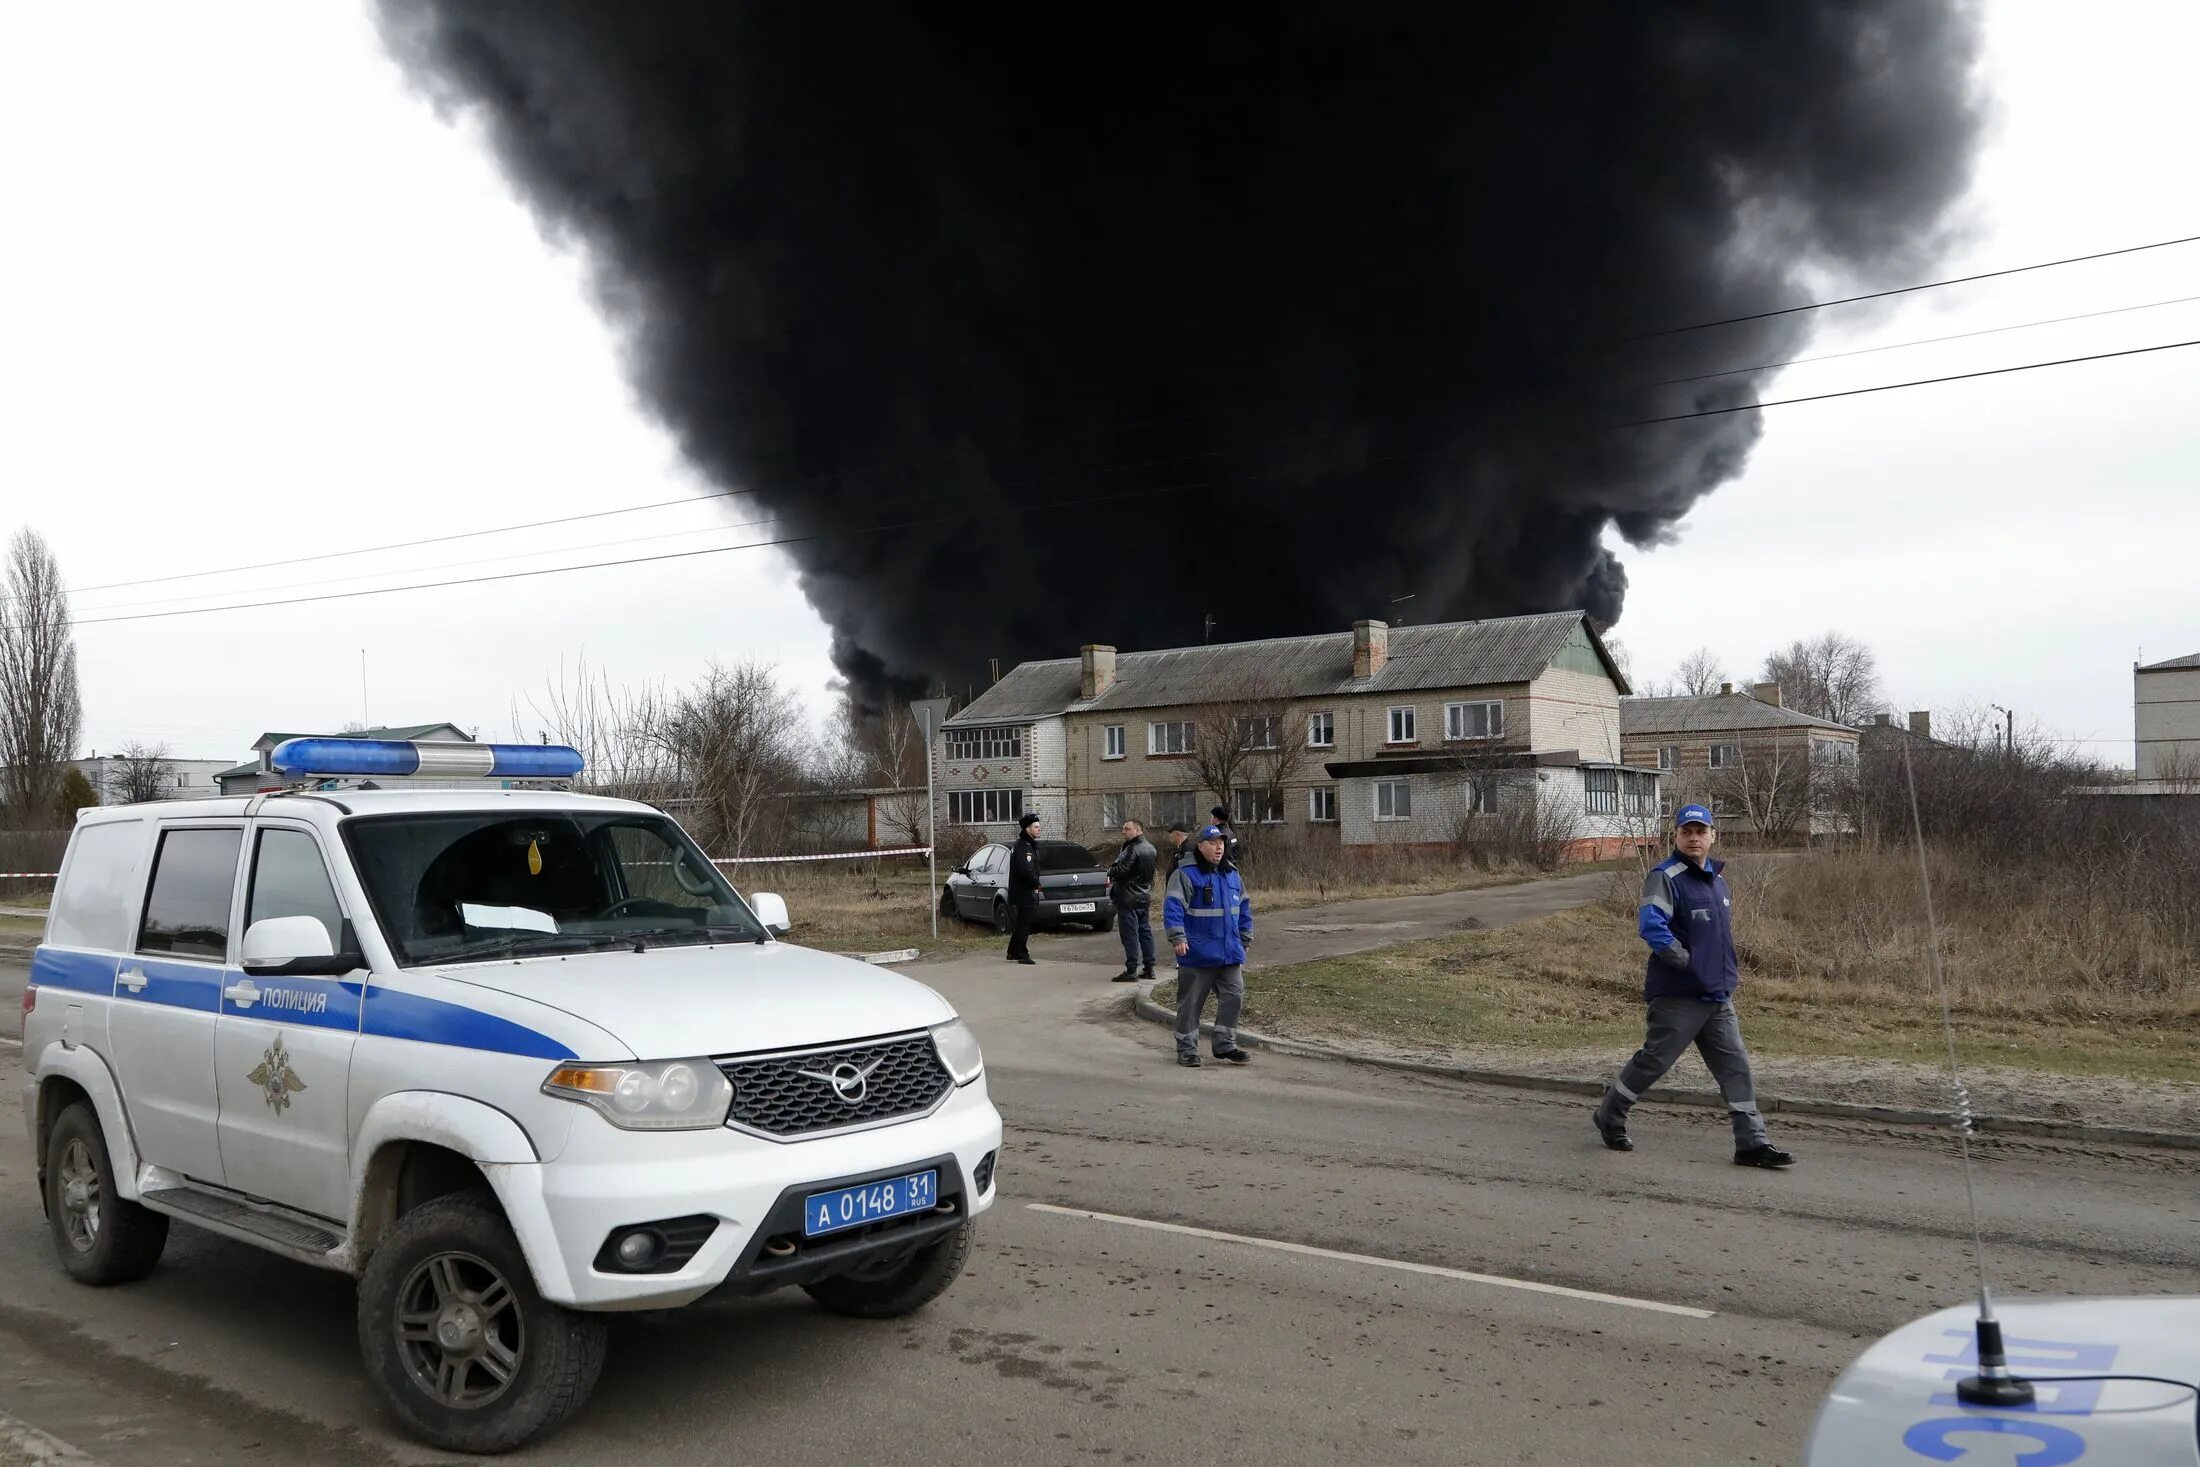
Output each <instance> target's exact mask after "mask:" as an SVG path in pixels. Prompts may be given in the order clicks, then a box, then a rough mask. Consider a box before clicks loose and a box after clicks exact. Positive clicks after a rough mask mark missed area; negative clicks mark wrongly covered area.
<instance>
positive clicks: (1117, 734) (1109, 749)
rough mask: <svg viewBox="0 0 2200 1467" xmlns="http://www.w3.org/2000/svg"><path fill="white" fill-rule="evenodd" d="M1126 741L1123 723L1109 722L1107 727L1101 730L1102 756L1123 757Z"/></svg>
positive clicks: (1105, 757)
mask: <svg viewBox="0 0 2200 1467" xmlns="http://www.w3.org/2000/svg"><path fill="white" fill-rule="evenodd" d="M1126 742H1127V741H1126V740H1125V739H1124V737H1123V725H1122V724H1120V723H1111V724H1109V725H1108V726H1107V727H1106V728H1103V729H1101V730H1100V750H1101V752H1100V757H1101V758H1103V759H1120V758H1122V757H1123V754H1124V746H1125V744H1126Z"/></svg>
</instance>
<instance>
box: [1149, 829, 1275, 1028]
mask: <svg viewBox="0 0 2200 1467" xmlns="http://www.w3.org/2000/svg"><path fill="white" fill-rule="evenodd" d="M1161 921H1162V926H1163V930H1164V931H1165V932H1166V934H1167V936H1168V939H1169V946H1170V947H1171V948H1173V949H1175V951H1176V1062H1177V1063H1178V1064H1180V1065H1187V1066H1190V1067H1193V1068H1197V1067H1198V1065H1199V1011H1200V1010H1201V1009H1202V1008H1204V1007H1205V1006H1206V1003H1207V995H1208V994H1210V993H1211V994H1213V995H1214V996H1215V1058H1216V1059H1218V1060H1222V1061H1223V1062H1225V1063H1227V1064H1233V1065H1242V1064H1244V1063H1245V1062H1246V1061H1248V1060H1250V1059H1251V1058H1252V1056H1251V1055H1249V1054H1247V1053H1246V1052H1245V1051H1244V1050H1243V1049H1242V1048H1240V1047H1239V1045H1238V1042H1237V1022H1238V1014H1239V1013H1240V1012H1241V1011H1242V1010H1243V1009H1244V1007H1245V949H1246V948H1248V947H1250V946H1252V942H1253V904H1252V903H1251V902H1249V901H1247V900H1246V899H1245V881H1244V878H1242V877H1240V876H1239V875H1238V869H1237V867H1236V866H1235V865H1233V864H1231V861H1230V856H1229V838H1228V837H1227V836H1225V835H1224V834H1223V832H1222V827H1220V826H1218V825H1210V826H1208V827H1207V828H1206V829H1204V830H1202V831H1200V833H1199V844H1198V847H1197V851H1196V854H1195V855H1194V856H1193V858H1192V859H1191V860H1189V861H1186V862H1185V863H1184V864H1183V865H1181V866H1179V867H1177V868H1176V870H1175V872H1174V873H1173V874H1171V875H1170V877H1169V895H1168V898H1167V899H1166V900H1165V901H1163V902H1162V904H1161Z"/></svg>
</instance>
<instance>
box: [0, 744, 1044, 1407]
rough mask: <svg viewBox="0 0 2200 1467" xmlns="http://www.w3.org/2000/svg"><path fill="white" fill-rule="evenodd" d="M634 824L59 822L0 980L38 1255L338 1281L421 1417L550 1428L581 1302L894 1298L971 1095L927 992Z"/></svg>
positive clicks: (544, 770)
mask: <svg viewBox="0 0 2200 1467" xmlns="http://www.w3.org/2000/svg"><path fill="white" fill-rule="evenodd" d="M273 763H274V766H275V768H276V769H277V770H278V772H281V773H283V774H285V775H286V776H290V777H294V778H298V779H311V778H313V777H315V776H321V775H352V776H358V775H371V776H406V775H414V774H418V775H442V776H445V777H458V776H465V777H513V778H516V779H519V780H521V781H525V780H529V779H533V780H542V779H546V778H555V777H561V776H570V775H572V774H574V773H577V772H578V770H579V767H580V760H579V757H578V756H577V755H575V754H574V753H573V752H572V751H571V750H567V749H558V748H543V747H536V746H495V745H445V746H435V745H420V746H414V745H407V744H393V743H382V742H374V741H364V740H335V739H324V740H296V741H293V742H292V743H289V744H285V745H283V746H281V747H280V748H278V749H277V750H276V751H275V753H274V755H273ZM786 926H787V913H786V908H785V905H784V903H782V902H781V901H780V900H779V899H778V898H777V897H775V896H771V895H765V894H760V895H757V896H755V897H753V898H749V899H747V900H744V899H743V898H742V897H741V896H740V895H739V894H738V893H737V892H736V891H735V890H734V889H733V888H732V887H731V886H730V885H728V884H727V882H726V881H725V879H724V877H723V876H721V875H720V873H719V872H718V870H717V868H716V867H715V866H713V865H712V863H711V862H710V860H709V859H708V858H707V857H705V856H704V854H703V853H702V851H701V850H699V849H698V848H697V847H696V846H695V844H694V843H693V842H692V841H691V840H689V839H688V837H687V836H686V835H685V834H684V833H683V832H682V831H681V830H680V829H679V827H678V826H677V825H676V824H674V823H673V822H672V821H671V820H670V819H668V818H666V817H665V816H664V815H662V814H660V813H659V812H657V811H656V810H653V809H651V808H649V807H648V806H645V805H639V804H633V803H629V802H625V801H618V800H606V799H597V798H592V797H588V796H581V795H573V794H568V793H564V792H562V791H559V790H555V789H540V788H537V789H528V788H519V789H510V790H494V789H484V790H479V791H473V790H457V789H413V790H351V789H342V790H335V791H332V792H324V793H307V792H291V793H283V794H266V795H258V796H252V797H240V798H226V799H213V800H202V801H177V802H170V803H163V804H159V805H148V806H129V807H120V808H108V809H94V810H87V811H85V812H84V813H83V815H82V816H81V817H80V819H79V822H78V825H77V828H76V831H75V834H74V835H73V837H72V839H71V841H70V845H69V850H68V854H67V856H66V857H65V859H64V862H63V868H62V873H61V878H60V881H59V884H58V886H57V888H56V891H55V895H54V902H53V908H52V913H51V916H50V919H49V922H48V926H47V931H46V938H45V942H44V944H43V945H41V946H40V948H39V949H38V951H37V954H36V956H35V958H34V960H33V963H32V968H31V985H32V986H31V988H30V991H29V992H28V993H27V994H26V995H25V997H24V1054H25V1059H26V1062H27V1064H28V1067H29V1071H30V1076H31V1078H30V1082H29V1086H28V1090H27V1095H26V1099H27V1101H28V1104H27V1105H26V1106H25V1112H26V1115H27V1116H28V1118H29V1123H30V1127H31V1131H32V1137H33V1141H34V1144H35V1146H36V1154H37V1156H38V1159H39V1183H40V1187H41V1192H42V1198H43V1201H44V1204H45V1208H46V1212H47V1216H48V1218H49V1219H50V1222H51V1226H52V1232H53V1237H54V1243H55V1247H56V1250H57V1252H58V1253H59V1256H60V1259H61V1263H62V1265H63V1266H64V1267H65V1268H66V1269H68V1271H69V1272H70V1273H71V1274H73V1275H74V1276H75V1277H77V1278H78V1279H81V1280H82V1281H84V1282H86V1283H90V1284H115V1283H121V1282H125V1281H127V1280H130V1279H133V1278H137V1277H141V1276H142V1275H144V1274H145V1273H146V1272H148V1271H149V1270H150V1269H151V1268H152V1267H153V1266H154V1264H155V1262H156V1261H157V1260H158V1258H159V1257H160V1253H161V1249H162V1245H163V1243H164V1241H165V1239H166V1236H167V1230H168V1224H169V1221H170V1219H172V1218H174V1219H182V1220H183V1221H185V1222H187V1223H191V1224H194V1225H197V1226H200V1227H204V1228H208V1229H211V1230H213V1231H215V1232H217V1233H221V1234H224V1235H226V1236H228V1237H231V1238H234V1239H238V1240H241V1241H244V1242H247V1243H251V1244H255V1245H257V1246H259V1247H261V1248H265V1249H267V1250H269V1251H271V1252H275V1253H279V1254H282V1255H284V1256H286V1257H289V1258H293V1259H297V1260H299V1261H302V1262H305V1263H309V1264H313V1265H316V1266H318V1267H322V1268H329V1269H334V1270H337V1271H340V1272H344V1273H348V1274H351V1275H353V1276H354V1277H355V1278H356V1279H357V1281H358V1295H359V1314H358V1322H359V1341H360V1347H361V1350H362V1352H363V1354H364V1356H365V1360H366V1365H367V1369H368V1371H369V1373H370V1374H371V1376H372V1377H373V1379H374V1382H375V1384H376V1385H377V1386H378V1387H379V1388H380V1390H381V1393H382V1395H383V1397H384V1399H385V1400H386V1401H387V1403H388V1405H389V1407H390V1409H391V1410H392V1411H393V1412H394V1413H395V1415H396V1416H397V1417H398V1419H399V1420H400V1421H401V1422H402V1423H403V1424H404V1425H405V1426H406V1428H407V1429H408V1430H409V1431H411V1432H412V1433H413V1434H414V1435H416V1436H417V1437H419V1438H420V1439H422V1440H424V1441H427V1442H430V1443H432V1444H434V1445H437V1446H440V1447H446V1448H452V1449H457V1450H462V1451H498V1450H503V1449H506V1448H510V1447H513V1446H516V1445H518V1444H519V1443H521V1442H523V1441H526V1440H528V1439H529V1438H531V1437H533V1436H536V1435H538V1434H540V1433H542V1432H544V1431H547V1430H549V1429H550V1428H552V1427H554V1426H556V1425H557V1424H558V1423H559V1422H560V1421H561V1420H563V1419H564V1418H565V1417H566V1416H568V1415H569V1414H570V1413H571V1412H572V1411H573V1410H574V1409H575V1408H577V1407H578V1406H579V1405H580V1403H581V1402H582V1401H583V1400H584V1399H586V1397H587V1395H588V1392H589V1390H590V1388H591V1387H592V1386H593V1385H594V1384H595V1381H596V1377H597V1374H598V1372H599V1370H600V1368H601V1366H602V1363H603V1356H604V1348H605V1328H604V1317H603V1316H604V1312H605V1311H612V1310H631V1309H663V1308H668V1307H673V1306H678V1305H684V1304H688V1303H691V1302H694V1301H696V1300H699V1299H703V1298H706V1297H708V1296H711V1295H713V1294H720V1293H741V1294H747V1293H758V1292H762V1291H765V1290H769V1289H774V1288H779V1287H784V1286H789V1285H794V1286H799V1287H802V1288H804V1289H806V1290H807V1291H808V1292H809V1293H810V1295H811V1296H812V1297H813V1298H814V1299H815V1300H816V1301H817V1302H818V1303H819V1304H821V1305H822V1306H824V1307H825V1308H827V1309H829V1310H833V1311H835V1312H838V1313H843V1314H849V1315H857V1316H864V1317H873V1318H876V1317H886V1316H893V1315H899V1314H904V1313H907V1312H909V1311H912V1310H915V1309H917V1308H920V1307H921V1306H923V1305H924V1304H925V1303H927V1302H928V1301H930V1300H931V1299H933V1298H935V1297H936V1296H937V1295H938V1294H939V1293H940V1292H941V1291H942V1290H944V1289H945V1288H946V1287H947V1286H948V1285H949V1284H950V1283H951V1282H953V1280H954V1279H955V1277H956V1275H957V1274H958V1273H959V1272H960V1271H961V1269H962V1265H963V1260H964V1258H965V1256H966V1254H967V1252H968V1250H969V1248H970V1240H971V1220H972V1219H973V1218H975V1217H976V1216H977V1215H978V1214H979V1213H981V1212H983V1211H985V1210H986V1209H987V1208H988V1207H989V1206H991V1205H992V1202H993V1199H994V1166H995V1162H996V1159H997V1155H998V1151H999V1147H1000V1144H1001V1118H1000V1114H999V1112H997V1111H996V1110H995V1109H994V1108H993V1105H992V1103H991V1101H990V1100H989V1099H988V1097H987V1094H986V1085H985V1077H984V1066H983V1061H982V1058H981V1056H980V1053H979V1048H978V1043H977V1040H976V1039H975V1038H974V1037H973V1036H972V1034H971V1033H970V1031H969V1029H967V1028H966V1027H965V1026H964V1025H963V1024H962V1023H961V1022H960V1021H959V1020H958V1019H957V1018H956V1015H955V1013H954V1011H953V1009H952V1008H951V1007H950V1006H949V1005H948V1004H947V1002H946V1001H945V1000H944V999H942V998H941V997H940V996H939V995H938V994H936V993H934V992H933V991H932V990H931V989H929V988H927V987H925V986H924V985H922V984H920V983H917V982H915V981H913V980H911V979H908V978H905V977H902V976H900V975H898V974H895V973H892V972H889V971H887V970H884V969H881V968H874V967H870V966H866V965H865V964H862V963H858V962H854V961H851V960H848V959H844V958H839V957H834V956H832V955H829V954H825V953H819V952H813V951H810V950H807V949H804V948H800V947H793V946H788V945H786V944H783V943H781V942H779V941H777V940H776V934H777V933H780V932H784V931H785V930H786Z"/></svg>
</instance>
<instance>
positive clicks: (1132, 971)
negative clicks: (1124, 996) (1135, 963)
mask: <svg viewBox="0 0 2200 1467" xmlns="http://www.w3.org/2000/svg"><path fill="white" fill-rule="evenodd" d="M1110 981H1111V982H1115V983H1136V982H1137V981H1138V970H1137V969H1136V968H1125V969H1124V970H1123V971H1122V972H1120V973H1118V974H1116V975H1115V977H1114V978H1113V979H1111V980H1110Z"/></svg>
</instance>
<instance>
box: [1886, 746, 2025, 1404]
mask: <svg viewBox="0 0 2200 1467" xmlns="http://www.w3.org/2000/svg"><path fill="white" fill-rule="evenodd" d="M1902 777H1903V779H1904V780H1905V781H1906V782H1907V784H1908V785H1909V792H1910V831H1911V833H1912V835H1913V836H1914V837H1915V838H1916V843H1917V876H1918V883H1919V885H1920V886H1921V887H1922V888H1923V890H1924V892H1925V927H1926V931H1927V933H1928V935H1929V939H1930V941H1931V944H1932V949H1931V954H1932V963H1933V986H1934V987H1935V988H1936V989H1937V990H1938V991H1939V993H1940V1029H1941V1035H1942V1037H1943V1038H1944V1039H1945V1040H1946V1041H1947V1046H1948V1094H1949V1097H1950V1099H1951V1100H1952V1101H1953V1102H1954V1104H1955V1116H1954V1120H1955V1128H1956V1139H1957V1141H1958V1143H1959V1144H1960V1145H1961V1146H1962V1149H1963V1195H1964V1198H1965V1200H1966V1201H1967V1202H1968V1203H1969V1205H1970V1211H1971V1257H1972V1261H1973V1262H1974V1264H1975V1265H1976V1266H1977V1269H1978V1374H1976V1375H1970V1376H1965V1377H1964V1378H1963V1379H1962V1380H1959V1381H1957V1382H1956V1399H1957V1400H1959V1401H1961V1402H1963V1403H1964V1404H1965V1405H1968V1406H2003V1407H2017V1406H2029V1405H2031V1404H2032V1403H2033V1401H2034V1399H2035V1395H2036V1393H2035V1392H2034V1391H2033V1389H2032V1382H2030V1381H2028V1380H2025V1379H2023V1378H2022V1377H2020V1376H2017V1375H2015V1374H2012V1373H2011V1371H2010V1369H2009V1355H2008V1352H2007V1350H2005V1349H2004V1348H2003V1346H2002V1340H2001V1321H2000V1320H1998V1319H1996V1318H1995V1317H1994V1291H1993V1289H1992V1288H1991V1287H1990V1286H1989V1285H1988V1283H1987V1279H1986V1237H1985V1234H1984V1233H1983V1232H1981V1231H1980V1229H1979V1222H1978V1187H1977V1185H1976V1183H1975V1182H1974V1181H1973V1180H1972V1176H1971V1130H1972V1121H1971V1092H1970V1090H1969V1089H1968V1088H1967V1087H1966V1086H1965V1085H1964V1083H1963V1075H1962V1072H1961V1071H1960V1070H1959V1069H1958V1068H1957V1066H1956V1020H1955V1005H1954V1003H1953V1001H1952V1000H1951V999H1950V997H1949V994H1948V973H1947V970H1946V968H1945V967H1944V966H1943V964H1942V963H1941V960H1940V919H1939V916H1938V914H1937V913H1935V911H1934V910H1933V879H1932V873H1931V871H1930V870H1929V869H1927V864H1926V860H1925V821H1924V818H1923V816H1921V815H1920V814H1919V813H1918V806H1917V772H1916V770H1915V769H1914V768H1913V767H1912V765H1911V763H1910V745H1909V741H1908V740H1907V739H1905V740H1904V741H1903V743H1902Z"/></svg>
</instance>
